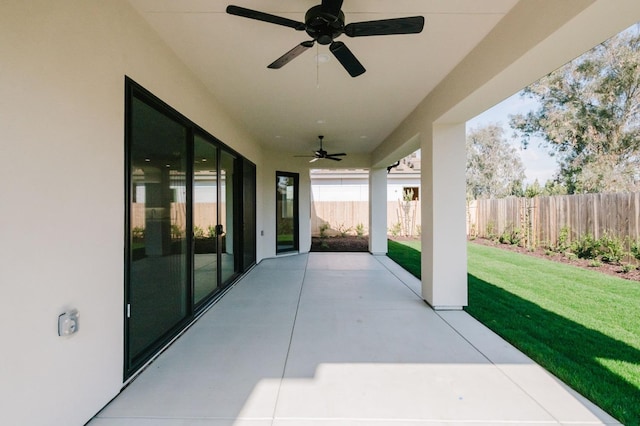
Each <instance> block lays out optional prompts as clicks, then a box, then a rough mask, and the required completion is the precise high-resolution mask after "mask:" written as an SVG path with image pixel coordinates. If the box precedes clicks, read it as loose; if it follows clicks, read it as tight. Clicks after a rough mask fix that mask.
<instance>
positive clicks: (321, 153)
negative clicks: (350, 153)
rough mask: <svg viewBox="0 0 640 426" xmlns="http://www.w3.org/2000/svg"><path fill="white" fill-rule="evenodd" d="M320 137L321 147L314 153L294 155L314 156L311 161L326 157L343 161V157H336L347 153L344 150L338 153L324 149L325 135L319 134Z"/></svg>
mask: <svg viewBox="0 0 640 426" xmlns="http://www.w3.org/2000/svg"><path fill="white" fill-rule="evenodd" d="M318 138H319V139H320V149H319V150H317V151H316V152H314V153H313V155H294V157H313V158H312V159H311V160H309V162H310V163H313V162H314V161H318V160H324V159H325V158H326V159H327V160H333V161H342V158H336V157H344V156H345V155H347V154H345V153H344V152H339V153H336V154H329V153H327V151H325V150H324V149H322V139H324V136H318Z"/></svg>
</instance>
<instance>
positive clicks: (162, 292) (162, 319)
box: [127, 98, 189, 366]
mask: <svg viewBox="0 0 640 426" xmlns="http://www.w3.org/2000/svg"><path fill="white" fill-rule="evenodd" d="M131 116H132V120H131V122H132V126H131V133H130V135H131V136H130V138H131V139H130V146H129V157H130V162H131V166H130V167H131V168H130V177H129V179H130V188H129V193H130V204H129V215H130V218H129V223H130V224H129V243H128V244H129V247H130V250H129V253H130V254H129V258H130V261H129V268H128V273H129V285H128V297H127V300H128V307H127V311H128V314H129V320H128V334H127V335H128V338H129V340H128V359H127V365H128V366H137V365H139V364H140V363H141V362H142V361H144V359H145V358H147V357H148V353H150V352H152V351H154V350H155V347H156V346H157V345H158V342H160V341H161V339H162V338H163V336H165V335H166V334H167V333H168V332H170V331H171V330H172V329H174V328H175V327H177V326H178V325H179V324H180V322H181V321H182V320H184V319H185V318H186V317H187V315H188V314H189V304H188V295H189V285H188V283H189V258H188V255H189V251H188V250H187V239H186V233H185V230H186V204H185V200H186V188H187V180H186V175H187V157H188V156H187V143H186V140H187V129H186V128H185V127H184V126H183V125H182V124H180V123H178V122H176V121H174V120H172V119H171V118H169V117H168V116H166V115H165V114H163V113H161V112H160V111H158V110H156V109H154V108H152V107H151V106H149V105H147V104H146V103H144V102H142V101H141V100H138V99H135V98H134V99H133V102H132V106H131Z"/></svg>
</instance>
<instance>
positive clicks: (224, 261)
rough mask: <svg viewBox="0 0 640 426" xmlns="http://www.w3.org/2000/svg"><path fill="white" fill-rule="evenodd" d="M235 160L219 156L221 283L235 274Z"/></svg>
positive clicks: (226, 154)
mask: <svg viewBox="0 0 640 426" xmlns="http://www.w3.org/2000/svg"><path fill="white" fill-rule="evenodd" d="M235 161H236V158H235V157H234V156H233V155H231V154H230V153H228V152H226V151H222V153H221V155H220V194H219V197H218V199H219V200H220V222H219V223H220V228H219V230H220V235H219V244H220V257H219V259H220V266H221V272H222V274H221V277H220V278H221V280H222V281H221V282H223V283H224V282H227V281H229V280H230V279H231V278H232V277H233V276H234V275H235V274H236V273H237V272H238V268H237V267H236V260H235V256H234V241H235V239H234V231H235V226H234V218H235V214H234V200H235V199H236V197H234V191H235V185H234V182H235V169H236V167H235Z"/></svg>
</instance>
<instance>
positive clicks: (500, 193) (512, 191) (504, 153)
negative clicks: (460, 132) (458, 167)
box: [467, 124, 525, 199]
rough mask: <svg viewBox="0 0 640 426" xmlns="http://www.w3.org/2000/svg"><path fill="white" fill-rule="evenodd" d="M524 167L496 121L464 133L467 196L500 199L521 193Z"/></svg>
mask: <svg viewBox="0 0 640 426" xmlns="http://www.w3.org/2000/svg"><path fill="white" fill-rule="evenodd" d="M524 177H525V176H524V166H523V165H522V160H520V156H519V155H518V153H517V151H516V150H515V148H513V147H512V146H511V145H509V142H508V141H507V140H506V138H505V137H504V130H503V129H502V127H501V126H499V125H497V124H489V125H487V126H484V127H478V128H474V129H471V130H470V131H469V133H468V134H467V196H468V197H470V198H471V199H478V198H502V197H506V196H509V195H521V194H522V182H523V180H524Z"/></svg>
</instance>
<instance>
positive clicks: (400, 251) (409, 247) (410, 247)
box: [387, 240, 420, 278]
mask: <svg viewBox="0 0 640 426" xmlns="http://www.w3.org/2000/svg"><path fill="white" fill-rule="evenodd" d="M409 243H412V244H409ZM387 256H389V257H390V258H391V260H393V261H394V262H396V263H397V264H398V265H400V266H402V267H403V268H404V269H406V270H407V271H409V272H411V273H412V274H413V275H414V276H416V277H418V278H420V242H419V241H406V242H405V241H403V242H402V243H399V242H397V241H392V240H388V242H387Z"/></svg>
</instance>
